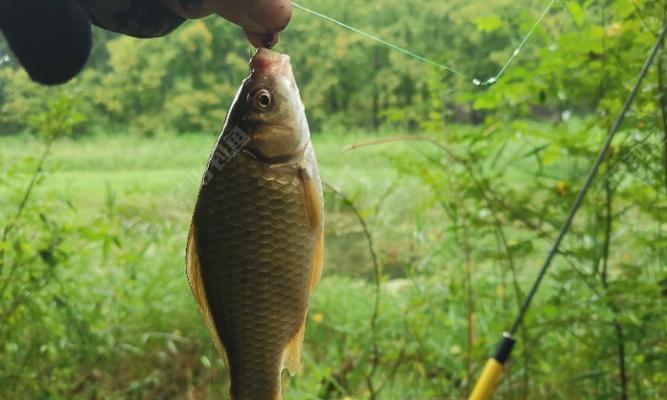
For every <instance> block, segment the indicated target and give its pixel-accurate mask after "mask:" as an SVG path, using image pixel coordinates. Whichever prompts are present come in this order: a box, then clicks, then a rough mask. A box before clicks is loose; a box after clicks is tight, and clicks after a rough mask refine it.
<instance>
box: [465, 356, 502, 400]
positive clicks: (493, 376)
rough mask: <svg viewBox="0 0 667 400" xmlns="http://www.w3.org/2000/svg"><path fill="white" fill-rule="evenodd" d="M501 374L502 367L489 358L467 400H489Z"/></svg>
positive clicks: (496, 361)
mask: <svg viewBox="0 0 667 400" xmlns="http://www.w3.org/2000/svg"><path fill="white" fill-rule="evenodd" d="M502 374H503V365H502V364H501V363H499V362H498V360H496V359H495V358H489V361H487V362H486V365H485V366H484V370H482V375H480V377H479V379H478V380H477V383H476V384H475V388H474V389H473V390H472V393H470V397H468V400H488V399H490V398H491V395H492V394H493V391H494V390H495V389H496V385H497V384H498V381H499V380H500V375H502Z"/></svg>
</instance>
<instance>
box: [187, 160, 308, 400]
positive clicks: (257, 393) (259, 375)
mask: <svg viewBox="0 0 667 400" xmlns="http://www.w3.org/2000/svg"><path fill="white" fill-rule="evenodd" d="M278 169H279V170H280V171H281V172H282V173H281V174H280V176H281V179H278V177H277V171H276V168H274V167H271V166H266V165H264V164H261V163H259V162H258V161H257V160H255V159H254V158H252V157H249V156H247V155H245V154H243V153H242V154H238V155H237V156H236V157H234V158H233V159H232V161H231V162H230V163H229V164H227V165H225V167H224V168H223V169H222V170H221V171H215V172H214V174H213V179H212V180H211V181H210V182H209V183H208V184H207V185H204V186H202V189H201V193H200V196H199V201H198V206H197V208H196V211H195V215H194V220H193V222H194V226H196V229H195V234H196V240H197V244H198V256H199V262H200V264H201V273H202V278H203V282H204V289H205V292H206V298H207V301H208V304H209V308H210V310H211V313H212V315H213V316H214V321H215V324H216V328H217V330H218V332H220V340H221V342H222V345H223V346H224V348H225V350H226V353H227V358H228V363H229V368H230V373H231V377H232V382H233V385H234V387H233V388H232V390H233V392H234V395H235V396H236V397H235V398H238V399H246V398H247V399H256V400H262V399H267V400H273V399H275V398H276V396H277V393H275V390H276V389H278V390H279V388H280V385H279V384H277V382H276V379H280V368H281V362H282V352H283V349H284V348H285V347H286V345H287V343H288V342H289V340H290V339H291V338H292V337H293V336H294V335H295V334H296V333H297V331H298V330H299V328H300V327H301V325H302V324H303V322H304V318H305V313H306V309H307V305H308V291H309V283H310V276H311V273H312V271H311V268H312V265H311V264H312V258H313V255H312V253H313V251H314V250H313V249H314V247H315V241H316V237H315V236H314V235H313V232H312V230H311V229H310V228H309V224H308V221H307V215H306V213H305V212H304V210H305V208H306V207H305V204H304V201H305V200H304V195H303V192H302V188H301V186H300V182H299V179H298V169H297V165H292V166H281V167H279V168H278ZM304 254H310V257H304V256H303V255H304ZM249 310H252V312H249Z"/></svg>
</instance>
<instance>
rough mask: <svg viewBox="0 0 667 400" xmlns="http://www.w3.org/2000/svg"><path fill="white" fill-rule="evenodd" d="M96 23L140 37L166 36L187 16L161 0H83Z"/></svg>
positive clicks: (105, 27)
mask: <svg viewBox="0 0 667 400" xmlns="http://www.w3.org/2000/svg"><path fill="white" fill-rule="evenodd" d="M80 1H81V4H83V6H84V7H85V8H86V10H87V11H88V14H89V15H90V18H91V20H92V22H93V24H95V25H97V26H99V27H100V28H104V29H106V30H109V31H113V32H118V33H123V34H125V35H129V36H134V37H138V38H152V37H158V36H164V35H166V34H168V33H169V32H171V31H173V30H174V29H176V28H178V27H179V26H180V25H181V24H182V23H183V22H184V21H185V18H183V17H180V16H178V15H176V14H174V13H173V12H172V11H170V10H169V8H168V7H167V6H166V5H164V3H163V2H162V0H80Z"/></svg>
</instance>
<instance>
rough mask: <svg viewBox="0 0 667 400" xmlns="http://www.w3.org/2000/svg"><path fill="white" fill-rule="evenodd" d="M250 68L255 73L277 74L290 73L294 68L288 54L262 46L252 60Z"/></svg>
mask: <svg viewBox="0 0 667 400" xmlns="http://www.w3.org/2000/svg"><path fill="white" fill-rule="evenodd" d="M250 70H251V71H252V73H253V75H254V74H261V75H272V76H277V75H290V72H291V70H292V69H291V67H290V59H289V56H288V55H286V54H281V53H278V52H277V51H273V50H269V49H267V48H264V47H260V48H259V49H257V52H256V53H255V55H254V56H253V58H252V59H251V60H250Z"/></svg>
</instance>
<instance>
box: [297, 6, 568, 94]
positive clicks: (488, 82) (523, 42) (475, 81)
mask: <svg viewBox="0 0 667 400" xmlns="http://www.w3.org/2000/svg"><path fill="white" fill-rule="evenodd" d="M554 4H556V0H551V1H550V2H549V4H548V5H547V7H546V8H545V9H544V11H543V12H542V14H541V15H540V17H539V18H538V19H537V20H536V21H535V23H534V24H533V25H532V26H531V28H530V29H529V30H528V33H526V35H524V37H523V39H521V42H520V43H519V46H518V47H517V48H516V49H514V51H513V52H512V54H511V55H510V57H509V58H508V59H507V61H506V62H505V64H503V66H502V67H501V68H500V70H499V71H498V73H497V74H496V75H495V76H492V77H491V78H489V79H487V80H485V81H482V80H480V79H477V78H474V79H472V80H471V82H472V84H473V85H475V86H481V87H489V86H492V85H494V84H495V83H496V82H498V80H499V79H500V78H501V77H502V76H503V75H504V74H505V72H506V71H507V68H508V67H509V66H510V65H511V64H512V62H513V61H514V59H515V58H516V57H517V56H518V55H519V53H521V50H522V49H523V47H524V46H525V45H526V43H527V42H528V39H530V37H531V36H532V35H533V33H534V31H535V28H537V27H538V26H539V25H540V24H541V23H542V21H543V20H544V18H545V17H546V16H547V14H548V13H549V11H551V9H552V8H553V6H554ZM292 5H293V6H294V7H296V8H298V9H299V10H301V11H304V12H306V13H309V14H311V15H314V16H316V17H319V18H322V19H324V20H326V21H328V22H331V23H333V24H336V25H338V26H340V27H342V28H344V29H347V30H349V31H352V32H354V33H358V34H360V35H362V36H364V37H366V38H368V39H371V40H373V41H376V42H378V43H380V44H382V45H384V46H386V47H389V48H390V49H393V50H396V51H398V52H400V53H403V54H405V55H407V56H408V57H411V58H414V59H416V60H419V61H422V62H424V63H427V64H430V65H432V66H434V67H436V68H438V69H441V70H443V71H449V72H452V73H454V74H456V75H459V76H462V77H464V78H466V79H470V78H469V77H468V76H467V75H466V74H464V73H463V72H461V71H459V70H457V69H455V68H453V67H450V66H448V65H445V64H441V63H439V62H437V61H435V60H433V59H430V58H428V57H424V56H421V55H419V54H417V53H415V52H413V51H410V50H408V49H406V48H403V47H401V46H398V45H396V44H394V43H391V42H388V41H386V40H384V39H382V38H380V37H378V36H376V35H373V34H371V33H368V32H365V31H362V30H361V29H358V28H355V27H353V26H351V25H349V24H346V23H345V22H342V21H339V20H337V19H334V18H332V17H330V16H328V15H325V14H322V13H320V12H318V11H315V10H312V9H310V8H307V7H304V6H302V5H300V4H297V3H294V2H292Z"/></svg>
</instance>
